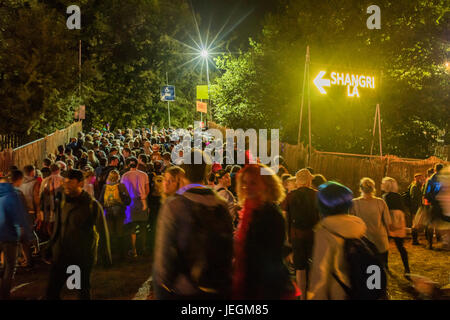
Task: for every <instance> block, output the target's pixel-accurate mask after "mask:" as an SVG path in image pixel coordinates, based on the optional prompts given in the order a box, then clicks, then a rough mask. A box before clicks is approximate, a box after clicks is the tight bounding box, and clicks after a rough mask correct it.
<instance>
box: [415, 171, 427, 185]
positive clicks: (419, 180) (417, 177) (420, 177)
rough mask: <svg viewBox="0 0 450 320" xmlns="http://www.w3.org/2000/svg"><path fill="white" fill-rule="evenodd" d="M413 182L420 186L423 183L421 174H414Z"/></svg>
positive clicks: (423, 179) (423, 178)
mask: <svg viewBox="0 0 450 320" xmlns="http://www.w3.org/2000/svg"><path fill="white" fill-rule="evenodd" d="M414 181H415V182H416V183H417V184H419V185H421V184H423V183H424V182H425V177H424V176H423V174H421V173H416V174H415V175H414Z"/></svg>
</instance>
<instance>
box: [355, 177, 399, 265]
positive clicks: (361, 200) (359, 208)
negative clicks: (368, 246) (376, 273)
mask: <svg viewBox="0 0 450 320" xmlns="http://www.w3.org/2000/svg"><path fill="white" fill-rule="evenodd" d="M359 189H360V191H361V196H360V197H358V198H356V199H353V206H352V207H351V209H350V213H351V214H353V215H355V216H357V217H359V218H361V219H362V220H363V221H364V223H365V224H366V227H367V230H366V234H365V236H366V238H367V239H368V240H369V241H370V242H372V243H373V244H374V245H375V246H376V247H377V250H378V252H379V254H380V259H381V260H382V261H383V264H384V266H385V267H386V270H388V250H389V238H388V232H389V226H390V225H391V215H390V213H389V208H388V206H387V204H386V202H385V201H384V200H383V199H381V198H378V197H376V196H375V192H376V189H375V182H374V181H373V180H372V179H370V178H362V179H361V181H360V184H359Z"/></svg>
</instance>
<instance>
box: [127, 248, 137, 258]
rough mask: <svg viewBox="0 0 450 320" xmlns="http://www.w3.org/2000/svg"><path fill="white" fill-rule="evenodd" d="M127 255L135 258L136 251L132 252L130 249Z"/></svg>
mask: <svg viewBox="0 0 450 320" xmlns="http://www.w3.org/2000/svg"><path fill="white" fill-rule="evenodd" d="M128 256H129V257H132V258H137V257H138V255H137V253H136V252H133V251H132V250H130V251H128Z"/></svg>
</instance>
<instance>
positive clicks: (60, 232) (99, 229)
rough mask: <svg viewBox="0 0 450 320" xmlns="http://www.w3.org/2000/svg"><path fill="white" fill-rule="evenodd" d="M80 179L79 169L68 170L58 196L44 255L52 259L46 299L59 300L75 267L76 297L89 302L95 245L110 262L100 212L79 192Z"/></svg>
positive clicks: (106, 237) (81, 179)
mask: <svg viewBox="0 0 450 320" xmlns="http://www.w3.org/2000/svg"><path fill="white" fill-rule="evenodd" d="M83 180H84V179H83V173H82V172H81V171H80V170H70V171H69V172H68V176H67V178H65V179H64V194H61V193H59V197H58V198H59V201H58V203H57V209H56V216H55V227H54V230H53V235H52V238H51V240H50V243H49V247H48V249H47V255H46V259H47V260H49V259H50V258H51V260H52V267H51V270H50V278H49V283H48V288H47V299H59V298H60V297H59V295H60V291H61V289H62V287H63V285H64V284H65V283H66V279H67V277H68V276H69V274H68V273H67V272H68V271H69V270H70V269H68V267H69V266H77V267H79V270H80V276H81V288H79V289H80V291H79V293H80V298H81V299H86V300H88V299H90V275H91V271H92V267H93V266H94V264H95V262H96V257H97V247H98V244H100V246H101V247H104V249H103V250H107V252H108V258H109V262H110V263H111V251H110V248H109V234H108V228H107V224H106V220H105V217H104V215H103V209H102V207H101V206H100V204H99V203H98V202H97V201H96V200H94V199H93V198H92V197H91V196H90V195H89V194H88V193H87V192H85V191H83ZM77 289H78V288H77Z"/></svg>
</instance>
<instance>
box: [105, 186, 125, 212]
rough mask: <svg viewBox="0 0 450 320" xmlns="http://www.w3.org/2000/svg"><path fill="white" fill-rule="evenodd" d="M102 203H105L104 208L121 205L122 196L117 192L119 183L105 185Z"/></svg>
mask: <svg viewBox="0 0 450 320" xmlns="http://www.w3.org/2000/svg"><path fill="white" fill-rule="evenodd" d="M103 199H104V200H103V203H104V205H105V208H109V207H114V206H122V205H123V202H122V198H121V197H120V192H119V184H115V185H110V184H106V185H105V195H104V198H103Z"/></svg>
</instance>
